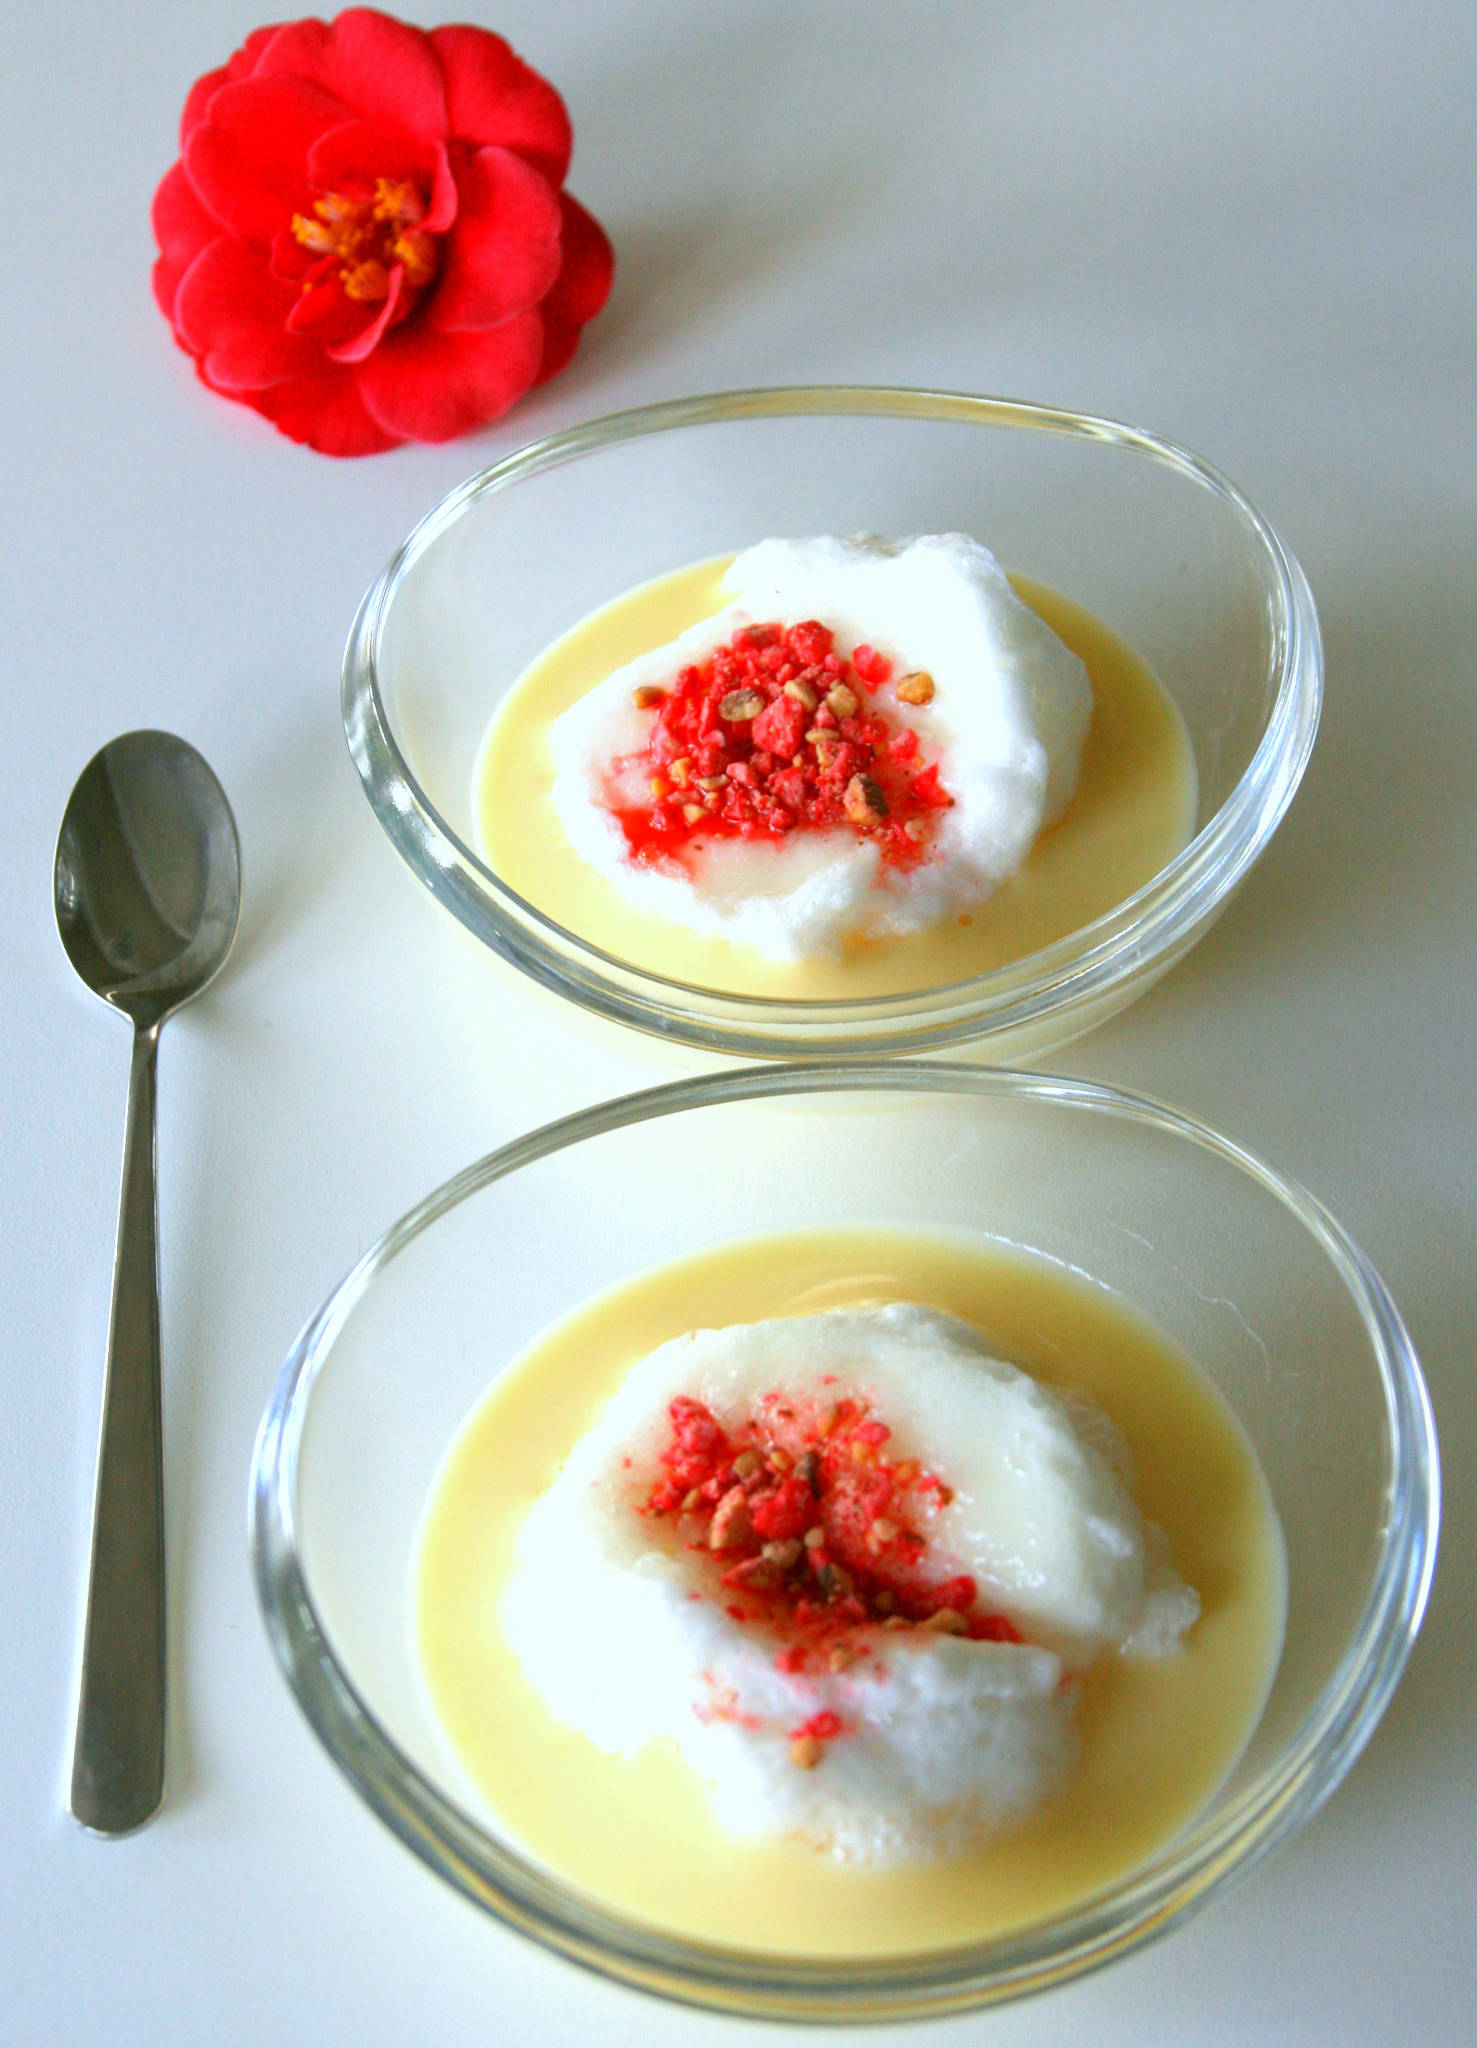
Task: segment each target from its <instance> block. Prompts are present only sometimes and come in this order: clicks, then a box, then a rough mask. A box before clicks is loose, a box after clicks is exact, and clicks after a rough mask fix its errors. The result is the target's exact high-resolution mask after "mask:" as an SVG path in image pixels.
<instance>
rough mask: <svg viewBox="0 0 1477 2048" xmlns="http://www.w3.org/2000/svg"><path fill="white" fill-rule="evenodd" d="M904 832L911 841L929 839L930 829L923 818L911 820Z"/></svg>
mask: <svg viewBox="0 0 1477 2048" xmlns="http://www.w3.org/2000/svg"><path fill="white" fill-rule="evenodd" d="M903 830H904V831H905V832H906V833H907V835H908V837H909V838H910V839H926V838H927V837H928V827H927V825H926V824H925V823H924V821H923V820H922V818H909V820H908V822H907V824H906V825H904V827H903Z"/></svg>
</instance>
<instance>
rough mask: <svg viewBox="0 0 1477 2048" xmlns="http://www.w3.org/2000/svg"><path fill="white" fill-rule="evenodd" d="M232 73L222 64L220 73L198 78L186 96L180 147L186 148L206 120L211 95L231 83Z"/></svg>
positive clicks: (207, 73) (181, 116)
mask: <svg viewBox="0 0 1477 2048" xmlns="http://www.w3.org/2000/svg"><path fill="white" fill-rule="evenodd" d="M230 76H231V74H230V71H229V70H228V69H227V67H226V66H225V65H224V64H222V66H221V68H220V70H219V71H207V72H206V74H205V76H204V77H203V78H197V79H196V80H195V83H194V84H193V85H192V86H191V87H190V90H189V91H188V92H187V93H186V95H185V104H184V106H183V107H182V108H181V110H180V117H179V146H180V148H181V149H183V148H184V146H185V144H186V143H187V142H188V141H189V139H190V136H191V135H192V134H193V132H194V130H195V129H197V128H198V127H199V126H200V123H201V122H202V121H203V120H204V119H205V109H206V108H207V106H209V104H210V100H211V95H212V94H213V93H217V92H219V91H220V89H221V87H222V86H223V85H226V84H228V83H229V81H230Z"/></svg>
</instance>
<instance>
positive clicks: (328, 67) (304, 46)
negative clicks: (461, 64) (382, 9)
mask: <svg viewBox="0 0 1477 2048" xmlns="http://www.w3.org/2000/svg"><path fill="white" fill-rule="evenodd" d="M254 75H255V76H256V77H257V78H263V79H264V78H278V77H290V78H299V79H303V80H305V81H306V82H307V83H308V84H310V85H316V86H319V87H321V88H322V90H323V91H325V92H330V93H333V94H334V95H335V97H336V98H338V99H341V100H342V101H343V102H344V104H345V106H347V107H349V108H351V109H352V110H353V111H354V112H355V113H357V114H363V115H364V116H365V117H366V118H367V119H369V120H371V121H380V122H383V123H385V124H386V125H388V126H390V127H392V128H399V129H402V130H403V131H404V132H405V133H406V134H408V135H415V136H418V137H419V138H420V139H421V140H422V141H423V142H440V141H442V140H444V138H445V136H446V134H447V132H448V131H447V123H446V94H445V91H444V89H443V86H442V82H441V66H440V64H439V63H438V62H437V60H436V54H435V52H434V51H433V50H432V48H431V44H430V39H429V37H427V36H426V35H425V34H424V33H423V31H422V30H420V29H418V28H411V27H409V26H408V25H407V24H406V23H405V22H403V21H394V20H392V19H391V17H390V16H389V15H388V14H377V13H376V12H375V11H374V9H373V8H369V7H351V8H349V9H348V11H347V12H346V13H344V14H340V15H338V16H337V17H336V18H335V19H334V20H333V21H331V22H325V21H292V22H288V23H286V24H285V25H284V26H283V28H282V29H281V30H280V31H279V33H278V34H277V36H276V37H275V38H274V39H273V41H272V42H271V43H270V44H269V45H268V47H267V49H266V50H265V51H264V52H263V53H262V55H261V56H260V57H259V58H258V60H257V67H256V72H255V74H254Z"/></svg>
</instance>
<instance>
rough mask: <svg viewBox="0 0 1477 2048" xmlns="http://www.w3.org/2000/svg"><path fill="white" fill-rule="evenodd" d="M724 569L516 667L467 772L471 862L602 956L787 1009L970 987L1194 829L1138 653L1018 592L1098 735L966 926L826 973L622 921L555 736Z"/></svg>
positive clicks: (1161, 696)
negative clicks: (582, 832) (577, 832)
mask: <svg viewBox="0 0 1477 2048" xmlns="http://www.w3.org/2000/svg"><path fill="white" fill-rule="evenodd" d="M731 560H732V557H730V556H722V557H718V558H715V559H713V560H710V561H706V562H697V563H694V564H691V565H690V566H688V567H686V568H683V569H677V570H674V571H673V572H672V573H671V574H669V575H666V576H661V577H658V578H656V579H655V580H654V581H653V582H651V583H645V584H642V585H641V586H640V587H639V588H638V589H635V590H632V591H628V592H627V593H626V594H625V595H624V596H622V597H619V598H617V599H615V600H614V602H613V603H611V604H608V605H605V606H602V607H601V609H600V610H598V611H596V612H593V613H591V615H590V616H589V617H588V618H586V619H584V620H582V621H581V622H580V623H579V624H578V625H577V626H575V627H573V628H572V629H571V631H569V632H568V633H566V634H564V636H563V637H562V638H561V639H559V640H557V641H555V643H554V644H553V646H552V647H550V648H548V649H547V650H546V651H545V652H544V653H543V654H541V655H540V656H539V657H538V659H537V660H536V661H535V662H533V664H532V665H531V666H530V667H529V668H528V669H527V670H525V672H524V674H523V675H522V676H521V677H520V678H519V679H518V681H517V682H516V683H515V684H514V685H513V687H512V689H511V690H510V691H509V693H508V695H507V697H506V698H505V699H504V701H503V703H502V704H501V705H500V706H499V708H498V711H497V713H496V716H495V717H494V718H493V720H492V723H491V725H490V726H489V728H488V731H487V735H486V737H485V739H484V740H483V743H482V747H481V750H480V752H479V755H478V759H477V766H476V772H475V780H474V787H473V817H474V821H475V827H476V832H477V838H478V850H479V852H480V853H481V855H482V857H483V859H484V860H485V861H486V862H487V864H488V866H489V867H490V868H491V869H492V870H493V872H494V873H495V874H496V875H497V876H498V878H499V879H500V880H501V881H502V882H504V883H505V884H506V885H507V886H508V887H509V888H511V889H513V890H515V891H516V892H517V893H518V894H519V895H520V896H522V897H523V898H525V899H526V901H528V902H529V903H531V904H533V905H534V907H535V908H536V909H538V910H540V911H542V912H543V913H544V915H545V916H547V917H550V918H552V919H553V920H554V922H555V923H556V924H559V925H561V926H562V927H563V928H564V929H565V930H566V931H570V932H573V933H575V934H576V935H577V936H578V937H580V938H582V939H584V940H586V941H587V942H588V943H589V944H591V945H594V946H598V947H599V948H600V949H601V950H602V951H603V952H606V953H609V954H613V955H614V956H615V957H616V958H617V959H619V960H621V961H623V962H625V963H627V964H629V965H631V966H634V967H638V968H640V969H642V970H644V971H645V972H647V973H650V974H658V975H662V976H665V977H666V978H668V979H670V980H674V981H681V982H687V983H689V984H692V985H694V986H697V987H702V988H708V989H713V990H720V991H725V992H729V993H733V994H738V995H748V996H761V997H770V998H773V999H776V1000H782V1001H813V1002H839V1001H845V1000H847V999H848V998H858V999H861V998H867V997H876V996H886V995H898V994H902V993H905V992H907V991H908V990H912V989H923V988H940V987H946V986H949V985H950V984H953V983H955V982H961V981H967V980H969V979H971V978H972V977H973V976H975V975H979V974H985V973H988V972H990V971H991V970H993V969H994V968H997V967H1002V966H1004V965H1006V964H1007V963H1008V962H1010V961H1013V960H1018V959H1023V958H1024V957H1025V956H1026V955H1027V954H1030V953H1035V952H1039V951H1040V950H1041V948H1042V947H1044V946H1048V945H1051V944H1052V943H1053V942H1054V941H1055V940H1057V939H1061V938H1065V937H1066V936H1067V935H1068V934H1069V933H1071V932H1074V931H1077V930H1080V929H1081V927H1082V926H1083V925H1086V924H1090V923H1091V922H1092V920H1093V919H1094V918H1097V917H1101V916H1102V915H1103V914H1104V913H1105V912H1107V911H1109V910H1111V909H1112V908H1113V907H1114V906H1115V905H1116V904H1119V903H1121V902H1123V901H1124V899H1125V898H1126V897H1128V896H1131V895H1132V894H1133V893H1134V891H1135V890H1137V889H1140V888H1142V887H1143V885H1144V884H1145V883H1146V882H1149V881H1151V880H1152V879H1153V877H1154V876H1155V875H1156V874H1158V873H1159V871H1160V869H1161V868H1163V867H1164V866H1165V865H1166V864H1167V863H1168V862H1169V861H1170V860H1172V859H1173V857H1174V856H1175V854H1177V853H1178V852H1179V851H1180V850H1181V848H1182V847H1183V846H1184V845H1185V844H1186V843H1187V842H1188V840H1189V838H1190V836H1191V833H1192V832H1193V830H1194V822H1195V805H1196V778H1195V768H1194V760H1193V757H1192V754H1191V750H1190V743H1189V738H1188V735H1187V733H1186V731H1185V728H1184V723H1183V721H1182V719H1181V717H1180V714H1179V711H1178V709H1177V708H1176V706H1175V704H1174V702H1173V700H1172V699H1171V698H1170V697H1169V695H1168V694H1167V692H1166V691H1165V690H1164V688H1163V687H1162V685H1161V684H1160V683H1159V682H1158V680H1157V679H1156V678H1155V676H1154V675H1153V674H1152V673H1151V671H1150V670H1149V669H1148V668H1147V667H1145V665H1144V663H1143V662H1141V661H1140V660H1139V658H1138V656H1137V655H1135V654H1134V653H1133V652H1132V651H1131V650H1130V649H1129V648H1127V647H1126V646H1124V644H1123V643H1122V641H1120V640H1118V639H1116V638H1115V637H1114V635H1113V634H1111V633H1110V632H1109V631H1108V629H1107V628H1106V627H1105V626H1103V625H1101V624H1100V623H1099V622H1098V621H1097V620H1095V619H1094V618H1092V617H1091V616H1090V615H1089V614H1088V613H1087V612H1085V611H1083V610H1082V609H1081V608H1080V607H1079V606H1077V605H1074V604H1072V603H1071V602H1070V601H1069V600H1068V599H1066V598H1064V597H1061V596H1059V595H1057V593H1056V592H1054V591H1050V590H1047V589H1045V588H1044V587H1042V586H1040V585H1038V584H1035V583H1031V582H1028V581H1026V580H1025V579H1024V578H1021V577H1012V579H1011V581H1012V583H1013V584H1014V585H1015V588H1016V591H1017V593H1018V595H1019V596H1020V597H1021V598H1023V599H1024V600H1025V602H1026V603H1027V604H1029V605H1030V606H1031V607H1032V609H1033V610H1034V611H1036V612H1037V613H1038V614H1039V615H1040V616H1041V617H1042V618H1043V619H1044V620H1045V621H1046V623H1047V624H1048V625H1049V626H1050V627H1051V628H1052V630H1053V631H1054V632H1055V633H1056V634H1057V635H1058V637H1059V638H1060V639H1061V640H1063V641H1064V642H1065V643H1066V645H1067V646H1068V647H1069V648H1071V650H1072V651H1073V653H1075V654H1076V655H1078V656H1079V657H1080V659H1081V660H1082V661H1083V662H1084V663H1085V664H1086V667H1087V671H1088V676H1089V679H1090V681H1091V685H1092V692H1093V712H1092V724H1091V727H1090V729H1089V731H1088V735H1087V740H1086V743H1085V745H1084V747H1083V750H1082V766H1081V779H1080V782H1079V786H1078V790H1077V794H1076V796H1075V797H1074V798H1073V800H1072V803H1071V804H1070V806H1069V807H1068V809H1067V812H1066V814H1065V816H1064V817H1063V818H1062V819H1061V821H1060V822H1059V823H1058V824H1056V825H1055V826H1053V827H1052V828H1051V829H1050V830H1049V831H1047V832H1044V833H1043V834H1042V835H1041V837H1040V838H1039V839H1038V840H1037V842H1036V844H1035V846H1034V847H1033V848H1032V850H1031V853H1030V855H1029V857H1028V859H1027V861H1026V863H1025V865H1024V867H1023V868H1022V869H1021V870H1020V872H1019V873H1018V874H1016V875H1015V876H1013V877H1012V878H1011V880H1010V881H1008V882H1006V883H1005V884H1004V885H1003V886H1002V887H1001V888H1000V889H998V890H996V891H995V893H994V894H993V895H992V896H991V897H989V898H988V900H987V901H985V902H984V903H982V904H981V905H979V906H978V907H977V908H976V909H975V910H974V911H973V912H971V913H969V914H968V915H967V916H965V917H963V918H959V919H951V920H949V921H947V922H945V923H944V924H942V925H939V926H936V927H935V928H934V929H932V930H931V931H926V932H919V933H917V934H914V935H912V936H909V937H906V938H892V939H886V940H876V941H861V940H857V941H851V942H849V943H848V944H847V945H846V947H845V948H844V949H843V952H842V955H841V957H840V958H839V959H837V960H820V959H817V960H809V961H804V962H800V963H794V964H790V963H783V962H778V961H774V960H770V959H767V958H766V957H765V956H764V955H763V954H762V953H760V952H759V951H757V949H755V948H753V947H751V946H742V945H735V944H733V943H731V942H730V941H728V940H726V939H721V938H715V937H709V936H704V935H702V934H700V933H697V932H692V931H687V930H685V929H683V928H682V927H680V926H678V925H675V924H673V923H670V922H669V921H668V920H666V919H665V918H662V917H659V916H656V915H654V914H653V913H651V912H649V911H646V910H641V909H636V908H633V907H632V906H631V905H630V904H628V903H627V902H626V901H625V899H624V898H623V896H622V895H621V893H620V891H619V890H618V889H617V888H616V886H615V885H614V883H612V882H611V881H609V880H608V879H607V878H606V877H604V876H602V875H599V874H597V873H596V872H595V871H594V870H593V869H592V868H590V867H589V866H588V865H587V863H586V862H585V861H584V860H583V859H582V858H581V857H580V855H579V854H577V853H576V852H575V850H574V849H573V847H572V846H571V845H570V843H569V841H568V839H567V837H566V836H565V833H564V829H563V826H562V825H561V823H560V820H559V817H558V815H557V812H556V811H555V808H554V804H553V800H552V796H551V789H552V784H553V778H554V760H553V750H552V747H551V745H550V741H549V728H550V727H551V725H552V724H553V722H554V720H555V719H556V718H558V717H559V715H560V713H561V712H563V711H566V710H567V709H568V708H569V706H570V705H571V704H573V703H575V702H576V701H577V700H578V699H579V698H580V697H582V696H584V695H585V694H586V692H588V691H589V690H591V689H593V688H594V687H595V686H596V684H598V683H601V682H603V681H604V680H605V678H606V677H607V676H608V675H610V674H612V673H613V672H614V671H615V670H616V669H618V668H621V667H623V666H624V665H625V664H626V663H627V662H629V661H632V660H634V659H635V658H636V656H637V655H639V654H643V653H645V652H648V651H649V650H650V649H652V648H654V647H660V646H664V645H665V644H666V643H667V642H668V641H670V640H672V639H675V637H676V636H677V634H679V633H680V632H683V631H684V630H685V629H686V628H687V627H689V626H692V625H695V624H696V623H697V622H698V621H699V620H701V619H705V618H709V617H711V616H712V615H713V614H714V613H715V612H717V611H719V610H721V609H722V607H723V605H724V603H725V602H726V594H725V592H724V589H723V580H722V579H723V574H724V571H725V570H726V569H727V567H728V565H729V562H730V561H731Z"/></svg>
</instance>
